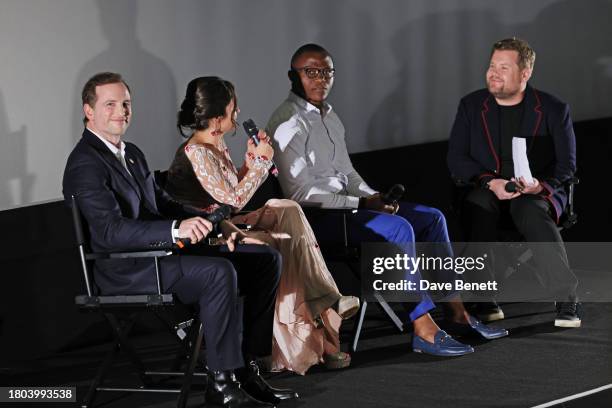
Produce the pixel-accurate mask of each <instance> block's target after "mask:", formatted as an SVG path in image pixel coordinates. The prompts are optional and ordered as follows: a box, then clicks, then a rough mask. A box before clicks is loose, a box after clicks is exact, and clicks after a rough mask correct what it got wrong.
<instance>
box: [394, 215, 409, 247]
mask: <svg viewBox="0 0 612 408" xmlns="http://www.w3.org/2000/svg"><path fill="white" fill-rule="evenodd" d="M392 217H393V220H392V222H393V227H394V228H393V236H392V239H391V240H390V241H392V242H413V241H414V229H413V228H412V224H410V222H408V220H406V219H405V218H402V217H398V216H395V215H393V216H392Z"/></svg>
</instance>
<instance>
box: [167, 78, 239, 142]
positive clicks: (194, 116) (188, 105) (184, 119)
mask: <svg viewBox="0 0 612 408" xmlns="http://www.w3.org/2000/svg"><path fill="white" fill-rule="evenodd" d="M232 100H233V101H234V112H236V109H238V100H237V99H236V92H235V91H234V85H232V83H231V82H229V81H226V80H224V79H221V78H219V77H216V76H210V77H199V78H196V79H193V80H191V82H189V84H188V85H187V91H186V92H185V99H183V103H181V110H179V112H178V115H177V116H178V118H177V122H176V126H177V127H178V130H179V132H180V133H181V135H183V137H190V136H191V133H193V132H194V131H196V130H206V129H208V126H209V120H210V119H213V118H217V117H219V116H225V108H227V105H229V103H230V102H231V101H232ZM234 112H232V122H234V126H236V122H235V121H234V115H233V113H234ZM186 129H190V130H191V132H189V133H185V130H186Z"/></svg>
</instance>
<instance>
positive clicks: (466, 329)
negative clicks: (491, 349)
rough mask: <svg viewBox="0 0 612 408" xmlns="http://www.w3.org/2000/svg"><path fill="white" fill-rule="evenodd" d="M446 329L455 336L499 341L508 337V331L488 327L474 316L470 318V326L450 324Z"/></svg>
mask: <svg viewBox="0 0 612 408" xmlns="http://www.w3.org/2000/svg"><path fill="white" fill-rule="evenodd" d="M444 327H445V328H446V329H448V330H449V331H450V332H451V333H454V334H461V335H464V336H466V335H470V334H479V335H481V336H482V337H484V338H485V339H487V340H493V339H499V338H500V337H505V336H507V335H508V330H506V329H502V328H499V327H491V326H487V325H486V324H484V323H483V322H481V321H480V320H478V319H477V318H475V317H474V316H470V317H469V318H468V324H462V323H453V322H450V323H447V324H446V325H445V326H444Z"/></svg>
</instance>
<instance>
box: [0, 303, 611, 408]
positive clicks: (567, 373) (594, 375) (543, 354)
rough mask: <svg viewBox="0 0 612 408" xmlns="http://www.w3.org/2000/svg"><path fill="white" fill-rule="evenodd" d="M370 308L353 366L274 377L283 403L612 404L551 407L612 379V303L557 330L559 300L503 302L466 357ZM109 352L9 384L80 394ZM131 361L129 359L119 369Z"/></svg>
mask: <svg viewBox="0 0 612 408" xmlns="http://www.w3.org/2000/svg"><path fill="white" fill-rule="evenodd" d="M370 309H372V310H371V311H370V312H369V315H368V319H367V324H366V328H365V331H364V333H363V336H362V341H361V342H360V347H359V350H358V351H357V352H356V353H355V354H354V355H353V364H352V366H351V367H350V368H349V369H347V370H342V371H326V370H324V369H321V368H318V367H315V368H313V369H311V371H310V372H309V373H308V374H307V375H306V376H305V377H301V376H297V375H292V374H287V373H281V374H274V375H272V379H271V382H273V383H274V384H275V385H279V386H287V387H291V388H294V389H295V390H297V391H298V392H299V393H300V395H301V397H302V398H301V399H300V400H298V401H295V402H285V403H283V404H281V407H285V408H291V407H338V408H346V407H424V408H434V407H445V408H446V407H448V408H450V407H452V408H462V407H466V408H478V407H483V408H493V407H504V408H506V407H534V406H538V405H542V406H543V407H544V406H554V407H557V408H561V407H563V408H578V407H589V408H599V407H601V408H603V407H606V408H610V407H612V389H610V388H608V389H605V390H602V391H600V392H597V393H595V394H591V395H587V396H584V397H582V398H578V399H573V400H571V401H568V402H562V403H558V404H556V405H545V404H546V403H548V402H550V401H553V400H558V399H561V398H564V397H568V396H572V395H575V394H579V393H582V392H585V391H589V390H593V389H596V388H598V387H602V386H605V385H608V384H612V304H602V303H599V304H588V305H585V318H584V320H583V327H582V328H580V329H558V328H555V327H554V326H553V323H552V321H553V318H554V313H553V306H552V304H507V305H504V311H505V313H506V317H507V318H506V320H504V321H501V322H499V323H497V324H498V325H500V326H503V327H506V328H508V329H510V332H511V334H510V337H507V338H504V339H500V340H497V341H492V342H483V341H480V340H477V339H476V340H474V339H466V340H467V341H468V342H470V343H471V344H473V345H475V346H476V353H474V354H472V355H468V356H464V357H458V358H436V357H431V356H426V355H421V354H416V353H412V352H411V351H410V346H409V339H410V335H409V334H405V333H404V334H400V333H398V332H397V331H394V329H393V328H392V327H391V326H390V325H389V324H387V322H386V321H385V320H383V318H382V316H381V315H379V314H378V311H377V310H375V308H370ZM349 326H351V324H347V328H348V327H349ZM346 334H347V335H348V332H347V333H346ZM166 340H167V338H165V337H163V336H161V335H160V336H147V337H146V338H139V339H138V343H140V344H144V345H146V347H145V356H146V358H147V361H148V362H149V363H151V364H153V365H156V364H161V363H164V362H166V361H167V360H169V359H170V354H171V351H172V348H171V347H170V344H172V343H168V342H167V341H166ZM345 340H348V337H347V338H346V339H345ZM345 346H346V344H345ZM103 354H104V347H95V348H88V349H82V350H78V351H72V352H69V353H62V354H58V355H55V356H51V357H49V358H46V359H40V360H37V361H32V362H28V363H19V364H9V366H7V365H6V364H2V372H0V375H1V376H2V381H1V383H2V385H13V386H14V385H37V386H60V385H62V386H76V387H77V390H78V391H77V394H78V395H82V394H83V393H84V390H85V389H86V387H87V384H88V379H89V378H90V377H91V376H92V375H93V373H94V372H95V369H96V367H97V364H98V363H99V360H100V359H101V358H102V357H103ZM125 368H127V363H123V365H122V368H120V369H125ZM190 401H191V404H190V406H191V407H195V406H201V405H202V403H203V397H202V392H201V391H199V392H195V393H194V394H193V395H192V397H191V399H190ZM97 403H98V404H99V405H98V406H103V407H109V408H112V407H118V408H121V407H150V408H153V407H155V408H170V407H173V406H175V400H174V397H173V396H172V395H167V394H166V395H164V394H158V395H135V394H129V395H128V394H107V393H105V394H101V395H100V396H99V397H98V401H97ZM0 405H2V404H0ZM13 406H15V407H26V406H38V407H52V406H60V405H57V404H52V403H43V404H37V405H28V404H25V403H21V404H14V405H13ZM62 406H70V405H66V404H64V405H62ZM72 406H76V404H74V405H72Z"/></svg>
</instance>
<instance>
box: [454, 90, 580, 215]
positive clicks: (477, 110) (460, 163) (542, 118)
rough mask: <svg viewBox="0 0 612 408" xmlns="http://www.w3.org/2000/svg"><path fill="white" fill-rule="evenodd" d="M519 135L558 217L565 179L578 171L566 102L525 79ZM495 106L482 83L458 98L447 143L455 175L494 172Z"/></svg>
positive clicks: (470, 177)
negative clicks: (537, 88) (540, 89)
mask: <svg viewBox="0 0 612 408" xmlns="http://www.w3.org/2000/svg"><path fill="white" fill-rule="evenodd" d="M523 102H524V104H525V107H524V114H523V121H522V123H521V126H520V134H519V135H517V136H518V137H524V138H526V139H527V146H528V148H527V158H528V160H529V166H530V168H531V172H532V174H533V176H534V177H536V178H537V179H538V180H540V182H541V183H542V186H543V187H544V189H545V190H544V192H543V194H542V197H543V198H545V199H546V200H548V201H549V202H550V203H551V204H552V205H553V207H554V209H555V212H556V216H557V220H558V219H559V217H560V216H561V214H562V212H563V209H564V208H565V205H566V204H567V192H566V190H565V188H564V185H563V183H564V182H565V181H567V180H568V179H569V178H571V177H573V175H574V173H575V171H576V138H575V136H574V129H573V125H572V119H571V118H570V113H569V106H568V105H567V104H566V103H564V102H562V101H560V100H559V99H557V98H555V97H554V96H552V95H550V94H547V93H545V92H541V91H539V90H536V89H535V88H532V87H531V86H529V85H527V89H526V90H525V99H524V100H523ZM500 138H501V135H500V129H499V110H498V108H497V102H496V101H495V98H494V97H493V95H491V94H490V93H489V91H488V90H487V89H481V90H478V91H475V92H472V93H471V94H469V95H467V96H465V97H464V98H463V99H461V102H460V103H459V108H458V110H457V116H456V117H455V123H454V124H453V128H452V131H451V136H450V140H449V148H448V157H447V159H448V166H449V168H450V171H451V174H452V175H453V177H455V178H457V179H460V180H463V181H465V182H475V183H476V184H478V185H482V183H483V182H486V181H489V180H490V179H492V178H497V177H500V176H499V172H500V158H499V146H500Z"/></svg>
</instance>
